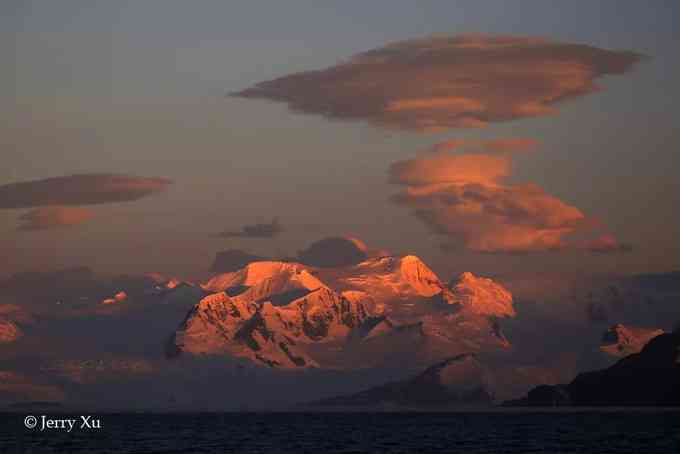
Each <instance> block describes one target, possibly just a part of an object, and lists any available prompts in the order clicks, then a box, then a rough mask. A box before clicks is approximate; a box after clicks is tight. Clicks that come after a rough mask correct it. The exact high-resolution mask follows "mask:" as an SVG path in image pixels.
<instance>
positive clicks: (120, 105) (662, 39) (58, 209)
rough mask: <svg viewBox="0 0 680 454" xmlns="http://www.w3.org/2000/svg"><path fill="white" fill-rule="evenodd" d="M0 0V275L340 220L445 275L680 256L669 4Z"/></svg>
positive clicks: (668, 261)
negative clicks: (510, 142)
mask: <svg viewBox="0 0 680 454" xmlns="http://www.w3.org/2000/svg"><path fill="white" fill-rule="evenodd" d="M0 13H1V14H0V55H2V57H3V61H5V62H9V64H8V65H7V66H6V68H10V69H11V70H9V71H7V70H6V71H3V72H2V73H1V74H0V82H2V83H0V98H1V99H2V103H0V150H1V153H2V154H1V157H2V159H1V162H2V165H1V166H0V255H2V256H3V260H2V263H0V274H11V273H14V272H19V271H28V270H46V269H59V268H65V267H72V266H81V265H84V266H90V267H92V268H93V269H95V270H96V271H101V272H107V273H109V272H111V273H120V272H126V273H128V272H146V271H160V272H164V273H174V274H180V275H184V276H193V275H200V274H201V273H205V272H207V271H208V269H209V267H210V264H211V262H212V260H213V257H214V255H215V253H216V252H218V251H221V250H226V249H243V250H246V251H248V252H250V253H253V254H256V255H262V256H267V257H274V256H276V257H278V256H281V257H282V256H292V255H295V254H296V253H297V251H299V250H301V249H303V248H304V247H306V246H308V245H309V244H310V243H311V242H313V241H315V240H317V239H319V238H323V237H328V236H335V235H352V236H356V237H358V238H361V239H362V240H364V241H365V242H366V243H367V244H369V245H370V246H371V247H375V248H380V249H387V250H389V251H392V252H394V253H395V254H403V253H413V254H416V255H419V256H421V257H422V258H423V259H424V260H425V261H426V262H427V263H428V264H431V265H432V266H433V268H435V270H437V271H438V272H440V273H441V274H442V275H443V276H446V275H448V274H450V273H455V272H461V271H465V270H471V271H473V272H477V273H482V274H487V275H507V274H512V273H517V272H525V273H545V272H553V273H576V272H587V273H647V272H663V271H669V270H674V269H678V268H680V242H679V241H678V240H677V237H676V232H678V231H680V214H678V212H677V210H675V207H676V206H678V202H680V200H679V198H680V197H679V194H680V183H679V181H680V179H678V178H677V176H676V174H675V172H676V171H677V170H676V168H675V166H674V165H673V164H674V163H675V162H676V159H675V155H676V153H677V148H678V145H679V144H680V133H679V132H678V130H677V128H676V127H675V125H676V119H677V117H678V114H679V112H678V105H680V104H679V103H678V100H679V99H678V97H679V94H680V91H679V89H678V85H677V82H676V81H677V80H678V78H679V76H680V61H679V59H678V57H677V55H676V54H677V49H676V46H675V43H677V42H678V39H679V38H680V37H679V36H678V34H679V33H678V31H677V25H676V26H675V27H674V22H675V23H676V24H677V20H674V19H677V17H678V13H680V6H678V4H677V2H675V1H671V0H656V1H654V2H637V1H614V0H602V1H598V2H588V4H587V5H586V4H585V3H582V2H563V1H562V2H558V1H545V0H531V1H530V0H517V1H512V2H509V1H505V0H498V1H495V0H484V1H479V0H474V1H472V0H470V1H468V0H463V1H451V2H441V1H421V2H409V1H397V0H390V1H389V2H383V1H375V2H359V1H343V2H318V1H287V2H269V1H257V0H256V1H252V0H251V1H243V2H229V1H216V0H215V1H194V2H185V1H179V0H145V1H123V0H121V1H117V2H107V1H85V0H83V1H74V0H64V1H60V2H51V1H48V0H43V1H30V0H25V1H19V0H10V1H6V2H2V5H0ZM460 36H463V37H465V38H460V39H459V41H450V40H451V39H454V40H455V39H456V38H455V37H460ZM498 37H504V38H502V39H501V38H498ZM537 38H540V39H541V40H542V41H540V43H539V44H538V45H537V44H536V42H537V41H536V39H537ZM499 39H501V41H498V40H499ZM503 40H504V41H503ZM508 43H509V44H508ZM386 46H387V47H386ZM504 46H505V47H504ZM508 46H510V47H508ZM536 46H538V47H540V49H541V52H542V53H540V58H539V59H538V60H535V59H536V58H538V57H535V55H536V52H538V51H535V49H536ZM570 46H571V47H570ZM574 46H575V47H574ZM579 46H580V47H579ZM585 46H592V47H589V48H588V49H592V48H596V52H595V53H592V52H591V51H590V50H586V48H585ZM508 48H509V49H511V50H512V52H514V53H513V54H511V55H510V54H508V51H507V49H508ZM433 49H434V50H433ZM438 49H439V52H441V55H440V54H439V53H437V52H438ZM498 49H499V50H498ZM367 51H373V53H370V52H369V53H367V54H362V55H363V57H356V58H354V59H352V57H353V56H356V55H357V54H361V53H364V52H367ZM425 51H427V52H425ZM428 52H429V53H428ZM631 52H632V53H635V54H632V53H631ZM509 55H510V56H509ZM632 55H636V57H632ZM514 58H518V59H519V60H517V61H515V60H513V59H514ZM410 59H414V60H410ZM546 60H550V65H545V66H542V63H543V62H544V61H546ZM411 61H415V62H416V63H415V64H410V63H409V62H411ZM574 61H576V63H578V64H574ZM487 64H488V65H492V66H484V65H487ZM338 65H340V66H338ZM479 65H481V66H479ZM493 65H496V66H493ZM326 68H330V69H329V70H326ZM480 68H481V69H480ZM485 68H486V69H489V68H491V70H490V71H486V70H485ZM314 70H324V71H317V72H315V73H309V71H314ZM301 73H302V74H301ZM452 74H456V75H460V77H459V79H457V80H456V83H457V84H459V85H455V84H453V85H451V86H449V88H450V89H451V90H452V93H453V94H447V96H443V95H442V94H441V93H439V92H438V93H434V91H433V90H435V89H440V90H445V89H446V84H444V83H443V80H444V79H445V78H446V77H449V75H452ZM490 74H491V75H490ZM494 74H495V75H494ZM508 74H511V75H512V77H515V79H512V81H514V82H512V81H511V82H512V83H509V84H508V81H507V80H506V79H505V78H504V77H506V75H508ZM291 75H292V79H280V78H282V77H284V76H291ZM296 75H297V76H296ZM336 75H337V78H336ZM343 77H347V78H346V79H343ZM452 77H453V76H452ZM456 77H458V76H456ZM508 77H509V76H508ZM287 80H292V81H293V82H292V83H288V82H287ZM266 81H270V82H269V83H268V85H266V86H265V88H262V87H263V86H262V85H257V84H260V83H262V82H266ZM296 81H301V82H300V83H297V82H296ZM349 82H352V83H354V82H356V83H355V84H354V85H353V84H352V83H349ZM591 82H592V83H594V84H595V85H597V86H598V87H599V88H600V89H599V90H597V91H593V90H591V89H590V88H592V87H590V84H591ZM447 83H448V82H447ZM480 86H481V88H480V89H472V88H470V87H480ZM357 87H358V88H357ZM365 87H371V90H368V91H366V90H365ZM451 87H453V88H451ZM433 93H434V94H433ZM560 97H563V98H564V100H563V101H561V102H559V103H558V104H555V105H553V104H552V103H547V104H546V103H544V102H543V101H542V100H544V99H556V98H559V99H561V98H560ZM274 98H276V99H274ZM423 125H427V126H432V127H423ZM471 126H475V127H471ZM480 126H484V127H480ZM509 138H513V139H524V140H525V141H526V140H528V142H522V143H525V145H526V143H530V145H528V146H519V147H518V146H514V147H513V146H511V147H510V148H511V149H507V147H506V148H503V147H500V146H499V142H498V141H499V140H501V139H503V140H505V139H509ZM441 144H444V145H441ZM447 144H448V145H447ZM438 145H439V146H438ZM506 145H507V144H506ZM72 175H79V176H77V177H75V178H69V177H70V176H72ZM83 175H85V177H83ZM112 175H113V176H112ZM121 176H122V177H121ZM45 179H48V180H45ZM49 179H51V180H49ZM31 182H33V183H31ZM16 183H30V185H29V186H16V185H15V184H16ZM9 185H14V186H9ZM69 188H71V189H69ZM470 213H474V215H471V214H470ZM273 218H278V224H277V226H279V225H280V227H281V228H280V229H278V228H276V229H268V228H267V223H269V222H270V221H271V220H272V219H273ZM256 224H262V226H264V227H262V226H261V227H259V228H258V227H255V228H254V230H253V229H252V228H251V229H249V228H248V226H251V227H252V226H254V225H256ZM271 231H273V232H274V233H271ZM221 232H222V233H224V232H232V233H233V232H237V233H238V232H242V233H243V234H229V235H224V234H220V233H221ZM248 232H264V233H262V234H257V233H255V234H248ZM572 237H575V238H572Z"/></svg>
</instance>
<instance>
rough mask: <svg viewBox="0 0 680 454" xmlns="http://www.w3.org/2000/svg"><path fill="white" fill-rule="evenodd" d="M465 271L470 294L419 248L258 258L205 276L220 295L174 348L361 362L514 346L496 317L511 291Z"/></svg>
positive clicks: (278, 362)
mask: <svg viewBox="0 0 680 454" xmlns="http://www.w3.org/2000/svg"><path fill="white" fill-rule="evenodd" d="M461 279H462V280H461V282H460V283H459V284H460V285H463V284H464V286H465V288H466V292H459V293H464V296H465V298H463V297H461V295H459V294H457V293H456V292H455V291H453V290H450V289H449V288H447V287H446V286H444V285H443V284H442V283H441V281H440V280H439V278H438V277H437V276H436V275H435V274H434V273H433V272H432V270H430V269H429V268H428V267H427V266H426V265H425V264H424V263H423V262H422V261H421V260H420V259H418V258H417V257H414V256H406V257H400V258H399V257H380V258H374V259H368V260H366V261H363V262H360V263H359V264H357V265H354V266H346V267H336V268H333V269H330V268H313V267H310V266H307V265H302V264H299V263H286V262H254V263H250V264H248V265H247V266H246V267H244V268H243V269H241V270H239V271H236V272H232V273H224V274H220V275H216V276H214V277H213V278H211V279H210V280H209V281H207V282H206V283H205V284H203V289H204V290H206V291H208V292H213V293H212V294H211V295H209V296H206V297H205V298H203V299H202V300H201V301H200V302H198V304H196V305H195V306H194V308H193V309H192V310H191V311H190V313H189V314H188V315H187V317H186V320H185V321H184V322H183V323H182V324H181V326H180V327H179V329H178V330H177V331H176V332H175V333H174V334H173V335H172V337H171V340H170V348H169V352H170V353H171V356H176V355H178V354H180V353H187V354H193V355H228V356H233V357H240V358H248V359H251V360H252V361H255V362H256V363H260V364H264V365H267V366H271V367H283V368H297V367H308V366H314V367H321V368H326V367H331V368H356V367H370V366H376V365H380V364H381V363H384V362H386V361H397V360H400V361H404V360H405V361H407V362H410V363H415V364H422V363H424V362H430V363H431V362H433V361H435V360H441V359H442V358H446V357H450V356H451V355H455V354H457V353H461V352H463V351H466V350H471V349H472V350H474V351H485V350H494V349H499V348H504V347H507V346H508V343H507V341H506V340H505V338H504V337H503V336H502V334H501V333H500V331H499V329H498V324H497V322H496V320H495V319H496V318H497V317H506V316H514V309H513V308H512V296H511V295H510V294H509V293H508V292H507V291H506V290H505V289H503V288H502V287H501V286H500V285H498V284H495V283H493V282H492V281H491V280H489V279H479V280H478V279H477V278H475V277H474V276H472V275H471V274H470V273H466V274H465V275H464V276H463V277H462V278H461ZM455 288H456V287H455V286H454V289H455ZM471 295H474V298H473V297H469V296H471Z"/></svg>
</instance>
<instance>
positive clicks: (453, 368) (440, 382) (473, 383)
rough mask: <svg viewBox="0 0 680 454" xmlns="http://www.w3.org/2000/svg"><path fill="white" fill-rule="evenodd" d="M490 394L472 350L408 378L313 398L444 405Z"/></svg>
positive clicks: (350, 403) (478, 401)
mask: <svg viewBox="0 0 680 454" xmlns="http://www.w3.org/2000/svg"><path fill="white" fill-rule="evenodd" d="M492 401H493V395H492V392H491V390H490V389H489V386H488V372H487V371H486V370H485V368H484V367H483V366H482V364H481V363H480V362H479V361H478V360H477V358H476V356H475V355H474V354H462V355H458V356H455V357H453V358H449V359H446V360H444V361H442V362H440V363H438V364H435V365H433V366H431V367H429V368H427V369H426V370H425V371H424V372H422V373H421V374H419V375H417V376H415V377H413V378H411V379H410V380H406V381H401V382H394V383H388V384H386V385H382V386H377V387H374V388H370V389H367V390H365V391H361V392H359V393H356V394H351V395H348V396H340V397H333V398H330V399H324V400H321V401H319V402H316V403H315V404H314V405H315V406H320V407H369V408H370V407H377V406H382V407H385V406H393V407H406V408H446V407H450V406H458V405H484V404H486V405H488V404H490V403H491V402H492Z"/></svg>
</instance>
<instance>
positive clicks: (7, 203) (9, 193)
mask: <svg viewBox="0 0 680 454" xmlns="http://www.w3.org/2000/svg"><path fill="white" fill-rule="evenodd" d="M171 183H172V181H171V180H169V179H167V178H147V177H134V176H128V175H112V174H79V175H70V176H64V177H55V178H46V179H44V180H34V181H26V182H21V183H11V184H6V185H3V186H0V208H32V207H39V206H52V205H92V204H101V203H115V202H129V201H133V200H137V199H140V198H142V197H145V196H148V195H150V194H153V193H155V192H159V191H162V190H164V189H165V188H167V186H168V185H170V184H171Z"/></svg>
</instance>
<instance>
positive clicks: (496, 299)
mask: <svg viewBox="0 0 680 454" xmlns="http://www.w3.org/2000/svg"><path fill="white" fill-rule="evenodd" d="M449 290H450V299H449V304H460V305H461V306H462V307H463V309H464V310H466V311H469V312H471V313H474V314H479V315H490V316H495V317H514V316H515V315H516V313H515V309H514V307H513V305H512V294H511V293H510V292H509V291H508V290H506V289H505V288H504V287H503V286H501V285H500V284H497V283H496V282H494V281H492V280H491V279H488V278H484V277H477V276H475V275H474V274H472V273H470V272H466V273H462V274H461V275H460V276H459V277H458V278H457V279H455V280H452V281H451V282H450V283H449Z"/></svg>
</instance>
